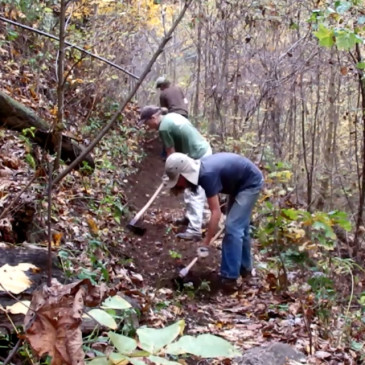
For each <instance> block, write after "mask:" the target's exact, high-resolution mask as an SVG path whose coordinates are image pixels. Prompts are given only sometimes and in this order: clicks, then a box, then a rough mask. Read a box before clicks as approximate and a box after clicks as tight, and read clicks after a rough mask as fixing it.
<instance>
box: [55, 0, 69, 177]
mask: <svg viewBox="0 0 365 365" xmlns="http://www.w3.org/2000/svg"><path fill="white" fill-rule="evenodd" d="M65 26H66V1H65V0H61V13H60V43H59V50H58V61H57V78H58V86H57V107H58V108H57V122H56V125H55V128H54V131H53V135H52V141H53V144H54V146H55V150H56V159H55V161H54V171H57V170H58V169H59V167H60V160H61V152H62V132H63V131H64V129H65V128H64V124H63V116H64V106H65V96H64V85H65V84H64V76H63V73H64V71H65Z"/></svg>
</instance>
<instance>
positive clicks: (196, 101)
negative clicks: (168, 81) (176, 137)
mask: <svg viewBox="0 0 365 365" xmlns="http://www.w3.org/2000/svg"><path fill="white" fill-rule="evenodd" d="M198 14H199V15H198V24H197V27H198V32H197V47H196V53H197V59H196V80H195V82H196V87H195V98H194V106H193V115H194V116H195V117H197V116H198V114H199V94H200V71H201V52H202V50H201V48H202V43H201V37H202V15H203V13H202V0H199V7H198Z"/></svg>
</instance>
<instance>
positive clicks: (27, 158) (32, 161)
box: [25, 153, 37, 170]
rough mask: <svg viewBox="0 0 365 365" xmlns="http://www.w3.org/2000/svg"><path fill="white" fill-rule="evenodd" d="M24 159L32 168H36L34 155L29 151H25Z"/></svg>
mask: <svg viewBox="0 0 365 365" xmlns="http://www.w3.org/2000/svg"><path fill="white" fill-rule="evenodd" d="M25 161H26V163H27V164H28V165H29V166H30V167H31V168H32V169H34V170H35V169H36V167H37V164H36V162H35V159H34V157H33V156H32V155H31V154H30V153H27V154H26V155H25Z"/></svg>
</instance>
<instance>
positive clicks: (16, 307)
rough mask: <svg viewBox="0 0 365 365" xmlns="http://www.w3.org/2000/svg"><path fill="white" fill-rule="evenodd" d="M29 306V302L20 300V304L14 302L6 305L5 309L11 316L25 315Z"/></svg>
mask: <svg viewBox="0 0 365 365" xmlns="http://www.w3.org/2000/svg"><path fill="white" fill-rule="evenodd" d="M29 306H30V301H29V300H22V301H20V302H16V303H15V304H13V305H8V306H7V307H6V311H7V312H8V313H11V314H24V315H26V314H27V312H28V310H29Z"/></svg>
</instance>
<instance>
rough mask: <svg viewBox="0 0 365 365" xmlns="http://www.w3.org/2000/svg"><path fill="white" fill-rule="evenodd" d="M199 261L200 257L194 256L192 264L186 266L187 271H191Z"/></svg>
mask: <svg viewBox="0 0 365 365" xmlns="http://www.w3.org/2000/svg"><path fill="white" fill-rule="evenodd" d="M197 261H198V257H194V258H193V259H192V260H191V262H190V264H189V265H188V266H186V267H185V270H187V271H189V270H190V269H191V268H192V267H193V266H194V265H195V263H196V262H197Z"/></svg>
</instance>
